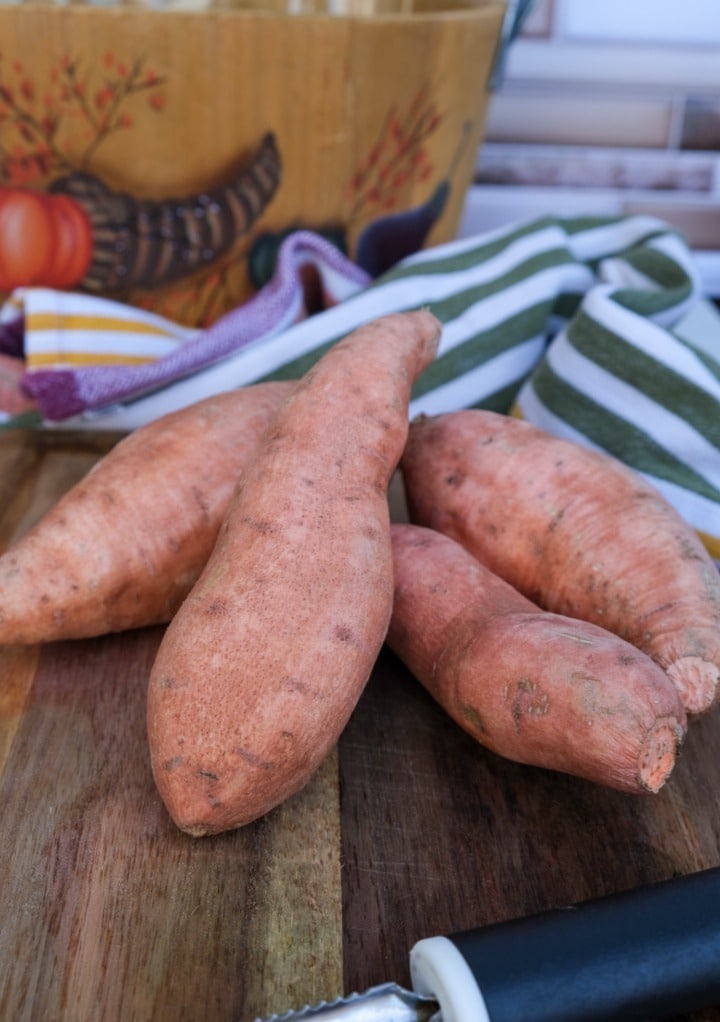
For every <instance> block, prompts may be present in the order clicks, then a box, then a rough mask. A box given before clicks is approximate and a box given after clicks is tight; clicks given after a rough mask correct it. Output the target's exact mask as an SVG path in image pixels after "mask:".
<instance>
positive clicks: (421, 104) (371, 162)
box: [346, 91, 442, 220]
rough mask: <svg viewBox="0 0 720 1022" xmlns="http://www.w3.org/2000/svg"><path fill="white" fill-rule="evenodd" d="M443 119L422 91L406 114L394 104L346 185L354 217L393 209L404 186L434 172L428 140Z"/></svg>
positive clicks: (422, 179)
mask: <svg viewBox="0 0 720 1022" xmlns="http://www.w3.org/2000/svg"><path fill="white" fill-rule="evenodd" d="M441 120H442V115H441V114H439V113H438V112H437V110H436V108H435V106H434V104H432V103H429V102H428V101H427V97H426V95H425V93H424V92H423V91H421V92H419V93H418V94H417V95H416V96H415V98H414V99H413V101H412V103H411V104H410V106H409V107H408V109H407V110H406V111H405V113H404V114H402V115H400V114H398V112H397V111H396V110H395V109H394V108H391V109H390V110H389V111H388V113H387V115H386V116H385V119H384V120H383V123H382V125H381V127H380V130H379V132H378V135H377V138H376V140H375V142H374V144H373V146H372V147H371V149H370V151H369V153H368V154H367V156H366V157H365V159H364V160H363V161H362V163H361V164H360V166H359V167H358V169H357V170H356V171H355V173H354V174H353V176H352V178H351V180H350V182H349V184H348V186H347V188H346V198H347V200H348V201H349V202H350V203H351V204H352V205H351V212H350V219H351V220H352V219H355V217H357V216H358V215H359V214H360V213H361V212H363V211H365V210H367V209H372V210H374V211H388V210H391V209H394V208H395V207H396V206H397V205H398V201H399V198H400V195H401V193H402V191H403V189H405V188H407V187H408V186H410V185H411V184H413V183H415V182H417V181H424V180H427V179H428V178H429V177H430V176H431V175H432V172H433V166H432V163H431V162H430V159H429V158H428V155H427V150H426V148H425V143H426V142H427V140H428V139H429V138H430V137H431V136H432V135H433V134H434V133H435V131H436V130H437V128H438V127H439V125H440V123H441Z"/></svg>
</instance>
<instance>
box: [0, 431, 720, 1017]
mask: <svg viewBox="0 0 720 1022" xmlns="http://www.w3.org/2000/svg"><path fill="white" fill-rule="evenodd" d="M111 443H112V441H111V440H110V439H109V438H105V439H103V440H102V441H100V440H93V441H88V439H85V440H82V439H63V438H62V437H58V436H54V437H53V438H52V439H49V438H47V437H43V438H41V437H36V436H34V435H30V434H28V435H20V434H18V435H13V436H12V438H10V437H9V436H8V435H7V434H6V435H5V436H4V437H3V438H2V441H0V501H1V502H0V543H5V544H6V543H8V542H10V541H11V538H12V537H13V536H15V535H19V534H20V533H21V532H22V531H24V530H25V529H26V528H27V527H28V526H29V524H30V522H31V521H33V520H35V518H36V517H37V516H38V514H40V513H42V510H43V509H44V507H45V506H47V505H48V504H49V503H50V502H52V501H53V500H54V499H56V498H57V496H59V494H60V493H61V492H62V491H63V490H64V489H65V488H66V487H67V486H69V485H70V483H71V482H72V481H73V480H74V479H75V478H77V477H78V476H79V474H82V473H83V472H84V471H86V470H87V468H89V466H90V465H91V464H92V463H93V462H94V461H95V460H96V459H97V457H98V456H100V454H101V453H102V451H103V450H104V449H107V446H108V444H111ZM398 498H399V495H398V493H397V492H396V491H394V492H393V503H394V506H395V507H396V508H397V503H396V502H397V500H398ZM161 637H162V629H161V628H151V629H145V630H141V631H136V632H128V633H126V634H123V635H114V636H105V637H101V638H98V639H94V640H89V641H81V642H80V641H78V642H66V643H55V644H51V645H46V646H43V647H27V648H21V647H4V648H0V806H1V807H2V809H1V810H0V812H1V813H2V837H1V838H0V905H1V906H2V912H0V961H1V962H2V963H3V964H5V963H12V968H3V969H2V970H1V971H0V1019H3V1020H4V1019H8V1020H9V1019H12V1020H13V1022H37V1020H39V1019H42V1020H43V1022H55V1020H57V1022H95V1020H97V1019H102V1020H103V1022H125V1020H126V1019H128V1018H129V1019H132V1020H133V1022H166V1020H167V1022H170V1020H171V1019H172V1020H173V1022H178V1020H179V1022H184V1020H187V1022H211V1020H212V1022H252V1020H253V1019H255V1018H256V1017H260V1018H265V1017H267V1016H268V1015H270V1014H272V1013H273V1012H282V1011H285V1010H287V1009H289V1008H291V1007H293V1006H294V1007H298V1006H301V1005H303V1004H305V1003H314V1002H317V1001H319V1000H321V999H326V998H333V997H335V996H337V995H338V994H340V993H342V992H349V991H350V990H353V989H363V988H365V987H366V986H369V985H372V984H375V983H380V982H383V981H385V980H388V979H395V980H398V981H400V982H402V983H405V984H408V983H409V975H408V952H409V949H410V947H411V946H412V944H413V943H414V942H415V941H416V940H418V939H420V938H421V937H426V936H431V935H434V934H442V933H446V934H451V933H455V932H458V931H461V930H463V929H466V928H469V927H474V926H477V925H483V924H485V923H491V922H494V921H498V920H502V919H507V918H512V917H516V916H520V915H525V914H528V913H533V912H537V911H541V910H543V909H545V908H549V907H551V906H555V905H559V904H569V903H571V902H574V901H581V900H584V899H586V898H591V897H595V896H598V895H602V894H605V893H611V892H613V891H617V890H623V889H628V888H630V887H633V886H636V885H638V884H642V883H647V882H651V881H654V880H659V879H665V878H668V877H671V876H673V875H674V874H676V873H686V872H689V871H692V870H697V869H702V868H705V867H710V866H716V865H720V812H719V811H718V810H719V809H720V805H719V801H720V796H719V795H718V792H719V791H720V717H718V715H717V714H714V715H712V716H710V717H708V718H706V719H704V720H702V721H700V722H696V723H695V724H694V725H693V727H692V729H691V731H690V734H689V736H688V738H687V740H686V742H685V745H684V747H683V750H682V755H681V758H680V762H679V764H678V766H677V768H676V771H675V773H674V774H673V776H672V778H671V780H670V782H669V784H668V785H667V786H666V788H665V789H664V790H663V791H662V792H661V793H660V795H658V796H648V797H632V796H627V795H622V794H620V793H617V792H611V791H607V790H605V789H601V788H599V787H596V786H593V785H591V784H590V783H588V782H583V781H580V780H577V779H575V778H572V777H567V776H564V775H560V774H553V773H550V772H548V771H543V770H539V769H535V768H531V767H524V766H520V765H517V764H513V763H510V762H507V761H505V760H502V759H501V758H500V757H498V756H496V755H494V754H492V753H490V752H488V751H486V750H484V749H482V748H481V747H480V746H478V745H477V744H476V743H475V742H473V741H472V739H470V737H469V736H468V735H466V734H465V733H464V732H462V731H461V730H460V729H459V728H458V727H457V725H455V724H454V723H453V722H452V721H451V720H450V719H449V718H448V717H447V715H446V714H444V712H443V711H442V710H441V709H440V708H439V707H438V706H437V705H436V704H435V703H434V702H433V701H432V699H431V698H430V697H429V696H428V695H427V693H426V692H425V691H424V690H423V689H422V688H421V687H420V686H419V685H418V684H417V682H416V681H415V680H414V679H413V678H412V677H411V676H410V674H409V673H408V672H407V671H406V670H405V669H404V668H403V667H402V666H401V665H400V663H399V662H398V661H397V659H396V658H395V657H394V656H393V655H392V654H391V653H390V652H389V651H387V650H383V652H382V654H381V656H380V657H379V659H378V662H377V665H376V668H375V670H374V672H373V675H372V677H371V679H370V682H369V684H368V687H367V689H366V691H365V693H364V695H363V696H362V698H361V700H360V702H359V704H358V706H357V708H356V710H355V712H354V714H353V716H352V718H351V720H350V722H349V724H348V726H347V728H346V730H345V732H344V734H343V735H342V737H341V740H340V742H339V745H338V748H337V749H336V750H335V752H334V753H333V755H331V756H330V757H329V758H328V759H327V760H326V762H325V764H324V765H323V767H322V769H321V770H320V771H319V773H318V774H317V775H316V776H315V778H314V779H313V781H312V782H311V784H310V785H309V786H308V787H307V788H306V789H305V790H304V791H302V792H300V793H299V794H298V795H297V796H295V797H294V798H293V799H290V800H289V801H288V802H286V803H285V804H284V805H282V806H280V807H278V809H276V810H275V811H273V812H272V813H270V814H269V815H268V816H267V817H265V818H264V819H262V820H259V821H257V823H255V824H252V825H250V826H249V827H246V828H244V829H242V830H240V831H237V832H235V833H232V834H226V835H222V836H219V837H213V838H202V839H193V838H190V837H188V836H187V835H186V834H183V833H181V832H180V831H178V830H177V829H176V828H175V827H174V825H173V824H172V822H171V821H170V819H169V817H168V816H167V814H166V812H165V810H164V807H163V806H162V804H161V802H160V800H159V798H158V796H157V793H156V791H155V788H154V783H153V779H152V775H151V771H150V766H149V758H148V753H147V745H146V735H145V693H146V685H147V677H148V673H149V669H150V666H151V664H152V662H153V658H154V655H155V652H156V650H157V647H158V644H159V642H160V639H161ZM685 1022H688V1020H685ZM693 1022H720V1008H719V1009H715V1010H707V1011H705V1012H701V1013H696V1015H695V1016H693Z"/></svg>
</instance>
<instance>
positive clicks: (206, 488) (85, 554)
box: [0, 382, 292, 643]
mask: <svg viewBox="0 0 720 1022" xmlns="http://www.w3.org/2000/svg"><path fill="white" fill-rule="evenodd" d="M291 390H292V384H290V383H280V382H278V383H263V384H256V385H255V386H250V387H245V388H242V389H240V390H236V391H232V392H230V393H226V394H221V395H218V396H217V397H211V398H207V399H205V400H203V401H200V402H198V403H197V404H195V405H191V406H190V407H188V408H185V409H182V410H181V411H177V412H173V413H171V414H169V415H166V416H164V417H163V418H161V419H158V420H156V421H155V422H152V423H149V424H148V425H147V426H143V427H141V428H140V429H138V430H137V431H135V432H134V433H130V434H129V435H128V436H126V437H125V438H123V439H122V440H121V441H120V442H119V443H118V444H117V445H116V446H115V447H113V448H112V449H111V450H110V451H109V452H108V454H106V455H105V457H103V458H102V459H101V460H100V461H99V462H97V464H96V465H94V466H93V468H92V469H91V470H90V472H89V473H88V474H87V475H86V476H85V477H84V478H83V479H82V480H81V481H80V482H79V483H77V484H76V485H75V486H74V487H72V489H70V490H69V491H68V492H67V493H66V494H65V495H64V496H63V497H61V498H60V500H59V501H58V503H57V504H55V505H54V506H53V507H52V508H51V509H50V510H49V511H48V512H47V514H46V515H45V516H44V517H43V518H42V519H41V520H40V521H39V522H38V523H37V524H36V525H34V526H33V527H32V528H31V529H30V530H29V531H28V532H27V533H26V534H25V535H24V536H22V537H21V538H20V539H19V540H18V541H17V543H15V544H14V545H13V546H12V547H11V548H10V549H9V550H8V551H6V552H5V553H4V554H3V556H2V557H0V643H32V642H48V641H52V640H55V639H75V638H82V637H88V636H93V635H100V634H104V633H107V632H116V631H124V630H126V629H129V628H137V627H141V626H145V625H151V624H157V623H161V622H165V621H168V620H169V619H170V618H171V617H172V615H173V614H174V613H175V611H176V610H177V608H178V606H179V605H180V603H181V602H182V600H183V599H184V598H185V597H186V596H187V594H188V592H189V591H190V588H191V586H192V585H193V583H194V582H195V581H196V579H197V577H198V575H199V574H200V571H201V569H202V568H203V567H204V565H205V562H206V560H207V558H208V556H209V555H210V551H211V550H212V548H213V544H214V542H215V539H216V537H217V533H218V529H219V528H220V522H221V521H222V517H223V515H224V513H225V510H226V508H227V505H228V502H229V500H230V497H231V495H232V492H233V489H234V487H235V485H236V484H237V481H238V477H239V476H240V475H241V473H242V470H243V468H244V466H245V464H246V462H247V461H248V459H249V458H250V457H251V455H252V454H253V453H254V451H255V449H256V447H257V445H258V442H259V438H260V436H261V435H262V433H264V431H265V430H266V429H267V427H268V426H269V425H270V423H271V422H272V420H273V418H274V416H275V413H276V412H277V410H278V408H279V407H280V405H281V404H282V402H283V401H284V400H285V398H286V397H287V396H288V394H289V393H290V391H291Z"/></svg>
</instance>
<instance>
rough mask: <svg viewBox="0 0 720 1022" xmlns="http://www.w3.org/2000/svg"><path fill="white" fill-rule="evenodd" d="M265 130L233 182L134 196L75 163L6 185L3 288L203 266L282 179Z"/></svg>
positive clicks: (148, 282) (151, 277)
mask: <svg viewBox="0 0 720 1022" xmlns="http://www.w3.org/2000/svg"><path fill="white" fill-rule="evenodd" d="M280 176H281V160H280V152H279V149H278V146H277V142H276V139H275V136H274V134H273V133H272V132H267V133H266V135H265V136H264V138H263V139H262V141H261V142H260V145H259V146H258V148H257V149H256V151H255V153H254V154H253V155H252V156H251V158H250V159H249V160H248V161H247V162H246V163H245V164H244V165H243V166H242V168H241V170H240V172H239V173H238V174H237V175H236V176H235V177H234V178H233V179H232V180H231V181H230V182H229V183H228V184H225V185H222V186H218V187H215V188H211V189H208V190H207V191H204V192H200V193H197V194H193V195H188V196H184V197H181V198H166V199H160V200H149V199H144V200H141V199H136V198H134V197H133V196H132V195H130V194H127V193H124V192H118V191H113V190H111V189H110V188H108V187H106V185H105V184H104V183H103V182H102V181H101V180H100V179H99V178H98V177H96V176H95V175H92V174H85V173H72V174H68V175H65V176H63V177H60V178H58V179H56V180H55V181H54V182H53V183H52V185H51V186H50V188H49V189H48V190H47V191H46V192H42V191H37V190H32V189H30V188H28V187H22V188H13V187H9V186H0V290H2V291H8V292H9V291H12V290H13V289H14V288H16V287H24V286H30V285H40V286H45V287H55V288H73V287H78V288H82V289H83V290H87V291H92V292H97V293H105V294H112V293H116V292H119V291H125V290H126V289H128V288H131V287H137V286H142V287H155V286H159V285H162V284H168V283H170V282H172V281H176V280H179V279H181V278H182V277H184V276H187V275H188V274H190V273H193V272H195V271H196V270H198V269H201V268H204V267H207V266H208V265H210V264H211V263H212V262H213V261H214V260H216V259H218V258H219V257H220V256H222V255H223V254H224V253H226V252H227V251H229V250H230V248H231V247H232V246H233V245H234V243H235V242H236V241H237V239H238V238H240V237H241V236H243V235H245V234H247V233H248V232H249V231H250V229H251V228H252V227H253V225H254V224H255V223H256V221H257V220H258V218H259V216H260V215H261V213H262V212H263V211H264V209H265V208H266V207H267V205H268V203H269V202H270V201H271V199H272V197H273V196H274V194H275V192H276V191H277V188H278V185H279V183H280Z"/></svg>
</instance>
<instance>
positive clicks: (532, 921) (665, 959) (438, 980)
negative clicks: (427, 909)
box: [410, 868, 720, 1022]
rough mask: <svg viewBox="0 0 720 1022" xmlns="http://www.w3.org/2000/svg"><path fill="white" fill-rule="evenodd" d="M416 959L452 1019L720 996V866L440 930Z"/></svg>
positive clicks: (638, 1018) (426, 987) (502, 1018)
mask: <svg viewBox="0 0 720 1022" xmlns="http://www.w3.org/2000/svg"><path fill="white" fill-rule="evenodd" d="M410 969H411V974H412V979H413V986H414V987H415V989H416V990H417V991H418V992H419V993H425V994H433V995H434V996H435V997H436V998H437V1000H438V1002H439V1004H440V1008H441V1012H442V1018H443V1022H646V1020H649V1019H667V1018H671V1017H673V1016H676V1015H684V1014H686V1013H689V1012H692V1011H696V1010H697V1009H699V1008H703V1007H708V1006H710V1005H716V1004H717V1005H720V868H715V869H707V870H702V871H700V872H698V873H693V874H689V875H687V876H681V877H675V878H673V879H671V880H665V881H661V882H660V883H656V884H651V885H648V886H646V887H639V888H637V889H635V890H632V891H626V892H622V893H620V894H613V895H609V896H607V897H604V898H597V899H594V900H592V901H585V902H581V903H579V904H576V905H571V906H568V907H565V908H557V909H551V910H549V911H547V912H542V913H539V914H537V915H533V916H528V917H525V918H522V919H514V920H510V921H508V922H502V923H495V924H492V925H490V926H486V927H483V928H480V929H476V930H468V931H466V932H463V933H458V934H455V935H453V936H451V937H429V938H427V939H426V940H421V941H419V942H418V943H417V944H416V945H415V947H413V949H412V951H411V952H410ZM433 987H434V989H433ZM483 1012H484V1013H483Z"/></svg>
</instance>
